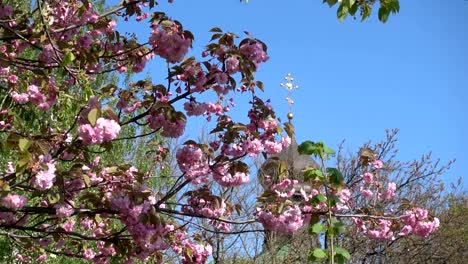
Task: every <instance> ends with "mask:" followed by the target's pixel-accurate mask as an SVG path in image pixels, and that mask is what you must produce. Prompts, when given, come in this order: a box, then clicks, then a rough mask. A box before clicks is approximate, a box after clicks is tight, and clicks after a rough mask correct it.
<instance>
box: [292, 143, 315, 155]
mask: <svg viewBox="0 0 468 264" xmlns="http://www.w3.org/2000/svg"><path fill="white" fill-rule="evenodd" d="M316 149H317V148H316V146H315V143H314V142H313V141H310V140H307V141H304V142H302V144H300V145H299V147H298V148H297V151H298V152H299V154H301V155H312V154H314V153H315V152H316Z"/></svg>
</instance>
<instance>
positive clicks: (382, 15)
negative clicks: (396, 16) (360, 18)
mask: <svg viewBox="0 0 468 264" xmlns="http://www.w3.org/2000/svg"><path fill="white" fill-rule="evenodd" d="M389 15H390V10H389V9H387V7H386V6H385V5H382V6H380V8H379V14H378V16H379V20H380V21H381V22H383V23H385V22H387V20H388V16H389Z"/></svg>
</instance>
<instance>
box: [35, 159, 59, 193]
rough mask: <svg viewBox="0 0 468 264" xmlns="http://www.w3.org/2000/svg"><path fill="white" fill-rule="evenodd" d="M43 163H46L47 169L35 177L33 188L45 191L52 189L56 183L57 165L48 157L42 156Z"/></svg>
mask: <svg viewBox="0 0 468 264" xmlns="http://www.w3.org/2000/svg"><path fill="white" fill-rule="evenodd" d="M40 159H41V160H42V162H45V165H46V166H47V169H45V170H41V171H39V172H38V173H37V174H36V176H35V177H33V182H32V183H33V186H34V187H36V188H37V189H39V190H41V191H43V190H47V189H50V188H51V187H52V185H53V183H54V181H55V171H56V168H55V163H54V162H53V161H50V160H49V158H48V157H44V156H41V157H40Z"/></svg>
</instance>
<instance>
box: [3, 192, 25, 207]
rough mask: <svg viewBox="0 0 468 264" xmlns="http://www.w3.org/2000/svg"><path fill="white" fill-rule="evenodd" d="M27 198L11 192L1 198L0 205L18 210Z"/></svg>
mask: <svg viewBox="0 0 468 264" xmlns="http://www.w3.org/2000/svg"><path fill="white" fill-rule="evenodd" d="M27 201H28V199H27V198H26V197H24V196H22V195H17V194H11V193H9V194H8V195H7V196H5V197H3V198H2V205H3V206H4V207H6V208H10V209H13V210H18V209H21V208H23V207H24V205H25V204H26V203H27Z"/></svg>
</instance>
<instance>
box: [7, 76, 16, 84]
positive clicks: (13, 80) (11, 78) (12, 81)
mask: <svg viewBox="0 0 468 264" xmlns="http://www.w3.org/2000/svg"><path fill="white" fill-rule="evenodd" d="M8 81H9V82H11V83H17V82H18V76H16V75H10V77H8Z"/></svg>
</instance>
